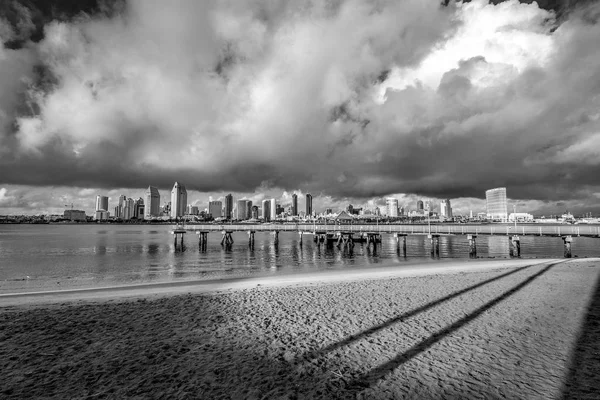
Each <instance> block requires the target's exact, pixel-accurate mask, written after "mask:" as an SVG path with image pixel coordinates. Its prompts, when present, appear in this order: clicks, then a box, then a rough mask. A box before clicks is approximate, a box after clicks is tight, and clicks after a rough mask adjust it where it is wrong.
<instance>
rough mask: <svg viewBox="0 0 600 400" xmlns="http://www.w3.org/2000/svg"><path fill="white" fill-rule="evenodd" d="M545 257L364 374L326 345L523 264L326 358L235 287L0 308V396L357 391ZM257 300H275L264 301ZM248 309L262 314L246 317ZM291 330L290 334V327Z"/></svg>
mask: <svg viewBox="0 0 600 400" xmlns="http://www.w3.org/2000/svg"><path fill="white" fill-rule="evenodd" d="M553 265H555V264H551V265H549V266H547V267H545V268H543V269H542V270H540V271H539V272H536V273H535V274H533V275H530V276H529V277H527V278H524V280H523V281H522V282H521V283H519V284H518V285H516V286H514V287H512V288H510V289H508V290H507V291H505V292H504V293H503V294H501V295H500V296H498V297H496V298H494V299H492V300H491V301H489V302H487V303H485V304H484V305H482V306H481V307H480V308H478V309H477V310H475V311H473V312H472V313H470V314H468V315H465V316H464V318H461V319H460V320H458V321H456V322H454V323H452V324H450V325H448V326H446V327H445V328H443V329H442V330H440V331H438V332H435V333H434V334H432V335H431V336H429V337H428V338H426V339H425V340H423V341H422V342H420V343H419V344H417V345H416V346H414V347H413V348H411V349H409V350H408V351H406V352H404V353H402V354H400V355H398V356H397V357H395V358H394V359H392V360H390V361H389V362H387V363H385V364H383V365H380V366H377V367H375V368H374V369H372V370H370V371H368V372H367V373H365V374H363V375H362V376H356V375H355V376H347V375H346V376H343V375H345V374H343V373H340V371H339V370H336V369H335V367H336V366H343V365H341V363H340V361H341V360H339V359H338V358H337V357H336V355H335V354H334V353H331V350H333V349H336V348H339V347H341V346H344V345H346V344H349V343H350V342H352V341H354V340H358V339H359V338H362V337H364V336H366V335H369V334H371V333H373V332H376V331H377V330H378V329H382V327H383V326H388V325H391V324H393V323H396V322H401V321H402V318H407V316H410V315H415V314H416V313H419V312H422V311H424V310H426V309H428V308H431V307H435V306H437V305H439V304H441V303H443V302H444V301H448V300H449V299H451V298H453V297H455V296H458V295H460V294H462V293H465V292H467V291H469V290H473V289H474V288H477V287H481V286H483V285H485V284H487V283H490V282H491V281H494V280H498V279H501V278H503V277H506V276H508V275H510V274H513V273H516V272H518V271H520V270H522V269H517V270H514V271H510V272H508V273H503V274H501V275H499V276H497V277H494V278H492V279H489V280H486V281H483V282H480V283H478V284H476V285H473V286H470V287H467V288H465V289H463V290H460V291H458V292H454V293H452V294H450V295H448V296H445V297H442V298H440V299H438V300H436V301H434V302H431V303H428V304H426V305H424V306H422V307H419V308H416V309H414V310H412V311H410V312H408V313H406V314H403V315H400V316H398V317H395V318H393V319H390V320H389V321H388V322H386V323H384V324H382V325H377V326H374V327H372V328H370V329H367V330H365V331H363V332H362V333H360V334H358V335H353V336H351V337H348V338H345V339H344V340H342V341H340V342H339V343H337V344H335V345H332V346H329V347H328V348H325V349H323V350H321V351H320V352H319V353H318V354H317V356H321V355H322V356H323V357H324V358H327V362H326V363H324V364H319V363H313V362H311V360H310V359H307V357H306V354H310V353H304V354H305V356H299V354H296V353H294V351H295V350H298V347H299V344H300V345H301V346H303V347H304V349H306V350H307V348H308V347H311V346H312V345H313V343H312V342H311V341H310V338H309V339H306V336H307V335H306V332H305V333H302V332H300V333H299V332H296V329H293V330H292V331H285V330H283V329H280V326H278V320H275V319H274V318H272V317H270V314H269V313H257V312H256V311H255V309H256V305H255V304H246V305H243V304H240V302H239V300H240V299H242V300H243V299H244V297H243V296H242V295H241V294H232V295H231V296H179V297H172V298H163V299H157V300H152V301H146V300H138V301H131V302H124V303H110V302H107V303H100V304H90V305H66V306H63V307H51V308H39V309H32V310H26V311H18V312H5V313H0V342H2V343H3V346H0V369H2V370H3V371H6V373H4V375H3V384H2V385H1V386H2V387H1V388H0V397H3V398H6V399H10V398H36V397H38V398H39V397H45V398H90V399H92V398H93V399H109V398H110V399H112V398H115V399H116V398H131V397H136V396H137V397H138V398H158V397H164V398H190V399H195V398H244V399H263V398H266V399H269V398H288V399H294V398H355V396H356V395H357V392H360V391H362V390H363V389H365V388H366V387H369V386H371V385H373V384H375V383H376V382H377V381H378V380H379V379H381V378H383V377H384V375H385V374H386V373H387V372H389V371H391V370H393V369H395V368H397V367H399V366H401V365H402V364H403V363H405V362H406V361H408V360H410V359H411V358H413V357H415V356H417V355H418V354H420V353H421V352H423V351H425V350H426V349H428V348H429V347H431V346H432V345H433V344H435V343H437V342H439V341H440V340H442V339H443V338H444V337H446V336H447V335H449V334H451V333H452V332H454V331H456V330H457V329H460V328H462V327H463V326H464V325H466V324H467V323H469V322H470V321H472V320H474V319H476V318H478V317H480V315H481V314H482V313H484V312H485V311H486V310H489V309H490V308H492V307H494V306H496V305H498V304H499V303H500V302H502V301H504V300H506V299H507V298H508V297H510V296H511V295H513V294H515V293H516V292H518V291H519V290H521V289H523V288H524V287H525V286H527V285H529V284H530V283H531V282H533V281H534V280H535V279H536V278H538V277H539V276H541V275H542V274H544V273H545V272H547V271H548V270H549V269H550V268H552V266H553ZM599 297H600V296H599V293H598V291H597V292H596V296H595V300H596V302H595V303H594V304H595V306H594V307H593V308H592V311H593V310H595V319H594V320H595V321H596V325H595V328H594V329H596V330H595V332H596V333H597V332H598V330H597V329H598V325H597V316H598V299H599ZM261 307H263V308H270V307H276V306H275V305H274V304H269V303H266V302H265V303H261ZM249 313H252V314H257V315H261V316H263V317H265V318H264V319H263V318H262V317H261V319H260V320H259V321H256V319H255V322H253V323H252V324H251V323H249V322H248V321H249V319H248V318H247V314H249ZM591 314H592V313H590V315H591ZM294 327H295V328H298V330H299V331H301V330H302V329H304V328H306V325H305V324H304V323H303V322H298V323H296V325H295V326H294ZM584 331H585V329H584ZM291 333H293V334H297V335H298V336H290V334H291ZM584 335H585V333H584ZM300 336H302V338H300ZM594 338H597V336H593V337H590V338H589V339H588V342H587V343H588V345H589V346H594V344H593V341H589V340H592V339H594ZM590 343H591V344H590ZM595 346H598V344H597V343H596V344H595ZM596 349H597V347H596ZM584 351H589V348H588V347H586V348H585V349H584ZM590 357H591V358H588V359H586V360H588V361H587V362H589V363H593V362H594V360H597V357H598V356H597V353H596V356H592V355H590ZM593 357H596V358H593ZM596 365H597V364H596ZM590 366H593V364H590ZM578 370H579V369H578ZM356 374H357V373H356ZM574 379H575V381H576V378H574ZM582 379H586V378H585V376H584V377H583V378H582ZM571 386H573V385H571ZM567 398H574V397H567Z"/></svg>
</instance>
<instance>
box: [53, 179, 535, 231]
mask: <svg viewBox="0 0 600 400" xmlns="http://www.w3.org/2000/svg"><path fill="white" fill-rule="evenodd" d="M485 196H486V211H485V212H480V213H477V215H476V216H474V215H473V212H472V211H471V212H470V215H469V216H468V217H466V218H465V217H458V219H460V220H465V219H467V220H488V221H495V222H512V221H514V220H517V221H531V220H533V216H532V215H531V214H527V213H516V210H515V212H514V213H511V214H509V213H508V206H507V197H506V188H504V187H500V188H494V189H490V190H487V191H486V192H485ZM298 200H299V199H298V194H296V193H294V194H292V196H291V202H290V203H289V204H285V205H282V204H280V203H279V202H278V201H277V200H276V199H275V198H270V199H264V200H262V201H261V202H260V203H259V204H253V202H252V200H250V199H247V198H241V199H234V197H233V195H232V194H231V193H230V194H227V195H225V196H224V197H223V200H211V201H209V202H208V207H206V208H205V209H202V210H201V209H200V208H199V207H198V206H197V205H193V204H188V197H187V190H186V188H185V186H184V185H182V184H180V183H179V182H175V184H174V185H173V188H172V190H171V197H170V201H168V202H166V203H165V204H163V205H162V206H161V196H160V193H159V190H158V189H157V188H156V187H154V186H149V187H148V189H147V190H146V192H145V195H144V197H140V198H138V199H133V198H128V197H126V196H124V195H122V196H119V198H118V204H117V205H116V206H115V207H114V209H113V214H112V216H111V213H110V212H109V211H108V209H109V204H108V202H109V198H108V197H107V196H101V195H99V196H97V197H96V207H95V215H94V219H95V220H99V221H103V220H108V219H109V218H111V217H112V218H111V219H117V220H124V221H127V220H132V219H137V220H154V219H160V220H173V219H175V220H177V219H194V220H217V221H222V220H225V221H254V222H259V221H262V222H271V221H276V220H277V221H281V220H288V221H294V220H296V221H297V220H310V219H315V218H332V217H333V218H337V217H339V216H340V215H341V214H342V213H343V214H346V217H347V218H366V219H369V218H381V217H385V218H387V219H392V220H395V219H397V220H402V219H424V218H428V219H432V220H437V221H440V222H444V221H454V220H455V215H454V212H453V210H452V205H451V202H450V199H444V200H441V201H440V203H439V209H437V208H436V207H435V206H434V204H433V203H432V202H431V201H430V200H425V201H423V200H417V201H416V208H415V209H411V210H408V209H406V210H405V208H404V207H402V206H400V205H399V201H398V199H397V198H393V197H388V198H386V200H385V208H384V209H383V210H382V209H381V208H380V207H374V208H373V209H365V208H362V207H354V206H353V205H352V204H348V205H347V206H346V207H345V209H343V210H341V211H339V212H335V213H334V211H333V209H331V208H326V209H325V210H324V212H323V213H321V214H319V215H317V213H316V212H315V210H314V207H313V196H312V195H311V194H310V193H308V194H306V195H304V199H303V200H304V207H303V209H302V210H301V209H300V207H299V204H298ZM67 213H70V214H69V216H68V217H69V218H70V219H72V220H85V218H86V216H85V213H84V212H83V211H78V210H66V211H65V217H67ZM75 213H80V214H82V215H79V214H75Z"/></svg>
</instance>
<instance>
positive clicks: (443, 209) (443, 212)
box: [440, 199, 452, 219]
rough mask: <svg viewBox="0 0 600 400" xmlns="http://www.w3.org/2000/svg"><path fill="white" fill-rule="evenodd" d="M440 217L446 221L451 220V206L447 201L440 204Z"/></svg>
mask: <svg viewBox="0 0 600 400" xmlns="http://www.w3.org/2000/svg"><path fill="white" fill-rule="evenodd" d="M440 216H442V217H445V218H448V219H450V218H452V206H451V205H450V200H449V199H446V200H442V201H441V202H440Z"/></svg>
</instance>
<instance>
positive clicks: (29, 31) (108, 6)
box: [0, 0, 600, 214]
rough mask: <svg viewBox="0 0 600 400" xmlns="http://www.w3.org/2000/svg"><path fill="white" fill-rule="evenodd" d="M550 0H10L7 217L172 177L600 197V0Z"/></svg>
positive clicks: (3, 104)
mask: <svg viewBox="0 0 600 400" xmlns="http://www.w3.org/2000/svg"><path fill="white" fill-rule="evenodd" d="M540 5H541V8H540V6H538V4H537V3H535V2H534V3H532V4H521V3H519V2H518V1H516V0H513V1H506V2H501V3H499V4H497V5H494V4H488V2H487V1H481V0H476V1H472V2H469V3H455V2H449V4H447V5H441V4H440V1H439V0H435V1H428V0H404V1H393V0H389V1H388V0H329V1H320V0H319V1H317V0H315V1H309V0H306V1H292V0H289V1H285V0H280V1H277V0H272V1H271V0H249V1H244V2H241V1H236V0H213V1H209V0H207V1H195V0H181V1H170V2H165V1H161V0H118V1H114V0H113V1H98V0H84V1H76V0H62V1H58V0H56V1H49V0H5V1H3V2H1V3H0V40H1V42H2V46H1V47H0V214H14V213H39V212H60V211H61V210H63V209H64V205H65V204H69V205H70V204H71V203H73V204H74V207H75V208H79V209H84V210H86V211H91V210H92V209H93V207H94V201H95V195H96V194H106V195H109V196H111V199H113V200H116V198H117V197H118V196H119V195H120V194H126V195H129V196H132V197H133V196H135V197H139V196H141V195H143V192H144V188H146V187H147V186H148V185H154V186H157V187H159V188H160V190H161V194H162V195H163V198H166V197H167V195H168V193H169V191H170V188H171V187H172V185H173V183H174V181H175V180H177V181H179V182H181V183H183V184H185V185H186V187H187V188H188V191H189V192H190V194H189V196H188V198H189V199H190V202H195V203H197V204H199V205H201V206H206V202H207V201H208V199H209V197H212V198H214V199H217V198H219V197H222V196H223V194H224V193H226V192H232V193H234V196H236V197H241V196H247V197H249V198H252V199H254V200H255V201H258V200H260V199H262V198H263V197H264V196H268V197H277V198H282V203H285V202H286V199H287V198H289V196H290V194H291V193H292V192H293V191H298V192H299V193H307V192H310V193H312V194H313V195H314V196H315V203H316V206H317V210H318V211H320V210H321V209H322V208H324V207H326V206H331V207H334V208H337V207H339V206H341V205H345V204H347V203H348V202H350V203H352V204H355V205H375V204H380V203H381V202H382V201H383V202H384V201H385V200H382V199H384V198H385V197H386V196H389V195H394V196H396V197H398V198H399V199H400V204H401V205H402V204H405V205H407V206H408V207H409V208H410V207H413V208H414V207H415V204H414V202H415V201H416V199H417V198H431V199H441V198H450V199H453V205H454V207H455V208H456V209H457V210H458V211H461V212H468V210H469V209H473V210H474V211H483V208H484V202H483V200H482V199H483V197H484V191H485V190H486V189H489V188H492V187H497V186H506V187H507V191H508V196H509V197H510V198H511V199H512V201H513V202H514V203H516V204H517V205H518V207H519V211H529V212H534V213H547V214H550V213H557V212H563V211H564V210H565V209H569V210H571V211H574V212H588V211H591V212H596V213H597V212H600V202H599V197H600V174H599V173H598V171H599V167H600V165H599V164H600V45H599V39H598V38H600V22H599V20H600V7H599V6H598V5H596V4H595V3H594V2H589V1H588V2H585V1H584V2H576V1H573V0H571V1H563V2H561V1H543V2H540ZM113 203H114V202H113ZM511 204H512V203H511ZM301 205H302V204H301Z"/></svg>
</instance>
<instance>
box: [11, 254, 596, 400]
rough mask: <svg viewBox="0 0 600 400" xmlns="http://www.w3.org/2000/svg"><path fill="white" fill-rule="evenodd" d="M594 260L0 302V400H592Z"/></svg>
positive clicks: (459, 265) (462, 265)
mask: <svg viewBox="0 0 600 400" xmlns="http://www.w3.org/2000/svg"><path fill="white" fill-rule="evenodd" d="M599 277H600V260H597V259H588V260H573V261H568V262H564V261H563V260H503V261H489V262H466V261H461V262H452V263H444V264H440V265H438V266H435V265H434V266H427V267H423V268H420V267H418V266H415V267H414V268H406V269H405V270H400V269H393V268H385V267H382V268H379V269H370V270H358V271H353V272H352V273H340V272H336V273H322V274H312V275H289V276H281V277H261V278H253V279H239V280H229V281H221V282H209V283H206V282H204V283H194V282H188V283H185V284H177V285H143V286H139V287H130V288H119V289H112V288H103V289H97V290H84V291H70V292H62V293H58V292H48V293H42V294H34V295H33V294H29V295H10V296H1V297H0V321H1V322H0V343H1V344H2V345H1V346H0V366H1V368H2V371H3V374H2V376H1V377H0V390H1V393H0V395H1V396H2V397H3V398H9V399H11V398H57V399H64V398H82V399H83V398H90V399H92V398H93V399H106V398H114V399H120V398H189V399H195V398H202V399H220V398H222V399H230V398H232V399H246V398H248V399H270V398H276V399H279V398H288V399H296V398H297V399H301V398H360V399H369V398H376V399H378V398H390V399H392V398H419V399H423V398H425V399H455V398H456V399H458V398H467V399H472V398H473V399H475V398H482V399H500V398H508V399H512V398H527V399H559V398H565V399H586V398H589V399H592V398H593V399H597V398H598V393H600V382H599V380H598V378H597V376H598V375H600V344H599V343H600V288H599Z"/></svg>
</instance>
